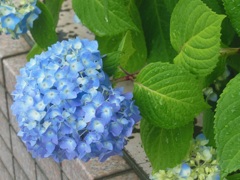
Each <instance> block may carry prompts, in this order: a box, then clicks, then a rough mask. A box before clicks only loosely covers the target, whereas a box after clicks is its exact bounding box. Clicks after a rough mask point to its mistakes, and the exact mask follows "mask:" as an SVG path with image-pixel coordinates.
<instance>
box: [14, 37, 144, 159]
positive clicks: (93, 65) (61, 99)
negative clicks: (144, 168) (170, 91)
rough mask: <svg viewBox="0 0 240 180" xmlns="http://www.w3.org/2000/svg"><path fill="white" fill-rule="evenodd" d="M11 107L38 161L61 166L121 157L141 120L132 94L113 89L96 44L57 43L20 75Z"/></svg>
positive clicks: (25, 139)
mask: <svg viewBox="0 0 240 180" xmlns="http://www.w3.org/2000/svg"><path fill="white" fill-rule="evenodd" d="M15 88H16V89H15V90H14V92H13V93H12V95H13V98H14V103H13V105H12V107H11V109H12V112H13V113H14V114H15V116H16V119H17V121H18V124H19V127H20V132H19V133H18V135H19V136H20V137H21V139H22V141H23V142H24V143H25V144H26V146H27V149H28V150H29V151H30V152H31V153H32V155H33V157H41V158H45V157H50V158H53V159H54V160H55V161H57V162H60V161H62V160H64V159H75V158H79V159H81V160H83V161H88V160H89V159H91V158H94V157H98V158H99V160H100V161H105V160H106V159H107V158H108V157H110V156H113V155H121V154H122V149H123V148H124V145H125V144H126V137H128V136H130V135H131V133H132V130H133V126H134V124H135V123H136V122H138V121H139V120H140V118H141V117H140V115H139V110H138V108H137V106H135V105H134V101H133V100H132V94H131V93H124V92H123V89H122V88H118V89H113V88H112V85H111V83H110V81H109V78H108V76H107V75H106V74H105V73H104V72H103V70H102V59H101V55H100V52H99V51H98V44H97V42H96V41H89V40H86V39H82V40H81V39H79V38H76V39H71V40H68V41H62V42H57V43H56V44H54V45H52V46H51V47H49V48H48V50H47V51H46V52H43V53H42V54H41V55H36V56H35V57H34V58H33V59H31V60H30V62H28V63H27V64H26V66H25V67H24V68H22V69H21V70H20V76H18V77H17V84H16V86H15Z"/></svg>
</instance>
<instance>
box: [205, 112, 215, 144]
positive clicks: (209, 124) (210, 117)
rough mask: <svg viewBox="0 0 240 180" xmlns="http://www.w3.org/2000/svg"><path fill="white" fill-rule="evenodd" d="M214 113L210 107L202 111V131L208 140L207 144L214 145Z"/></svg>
mask: <svg viewBox="0 0 240 180" xmlns="http://www.w3.org/2000/svg"><path fill="white" fill-rule="evenodd" d="M213 126H214V113H213V112H212V110H211V109H207V110H205V111H204V112H203V133H204V135H205V136H206V138H207V139H208V140H209V142H208V145H209V146H213V147H216V143H215V140H214V128H213Z"/></svg>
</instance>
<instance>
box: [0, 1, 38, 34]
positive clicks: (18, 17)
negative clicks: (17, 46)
mask: <svg viewBox="0 0 240 180" xmlns="http://www.w3.org/2000/svg"><path fill="white" fill-rule="evenodd" d="M40 13H41V10H40V9H39V8H38V7H37V6H36V0H24V1H22V2H21V4H20V6H19V7H15V6H14V4H13V2H12V0H4V1H1V2H0V33H1V32H3V33H6V34H11V35H12V37H13V38H18V36H19V35H21V34H24V33H26V32H27V31H28V29H29V28H30V27H32V26H33V21H34V20H35V19H37V18H38V15H39V14H40Z"/></svg>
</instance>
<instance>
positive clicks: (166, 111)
mask: <svg viewBox="0 0 240 180" xmlns="http://www.w3.org/2000/svg"><path fill="white" fill-rule="evenodd" d="M133 93H134V98H135V100H136V104H137V105H138V106H139V108H140V112H141V115H142V116H143V117H144V118H145V119H146V120H148V121H149V122H151V123H152V124H154V125H156V126H159V127H162V128H166V129H173V128H176V127H180V126H183V125H186V124H187V123H189V122H191V121H193V118H194V117H195V116H196V115H198V114H199V113H200V112H201V111H202V110H203V109H204V108H206V107H207V105H206V104H205V102H204V99H203V95H202V89H201V88H200V87H199V85H198V81H197V80H196V79H195V77H194V76H193V75H192V74H190V73H189V72H187V71H186V70H184V69H183V68H181V67H179V66H177V65H174V64H168V63H161V62H156V63H151V64H149V65H147V66H146V67H145V68H143V69H142V70H141V72H140V73H139V74H138V76H137V79H136V81H135V83H134V91H133Z"/></svg>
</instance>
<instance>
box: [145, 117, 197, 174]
mask: <svg viewBox="0 0 240 180" xmlns="http://www.w3.org/2000/svg"><path fill="white" fill-rule="evenodd" d="M140 129H141V131H140V133H141V139H142V143H143V148H144V150H145V152H146V154H147V156H148V158H149V160H150V162H151V165H152V167H153V171H154V172H157V171H159V169H164V170H165V169H166V168H173V167H174V166H176V165H178V164H180V163H181V162H182V160H183V159H184V158H185V157H186V155H187V153H188V152H189V149H190V145H191V141H192V135H193V124H192V123H190V124H188V125H186V126H183V127H180V128H176V129H163V128H159V127H156V126H153V125H152V124H150V123H149V122H148V121H147V120H145V119H142V120H141V126H140Z"/></svg>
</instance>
